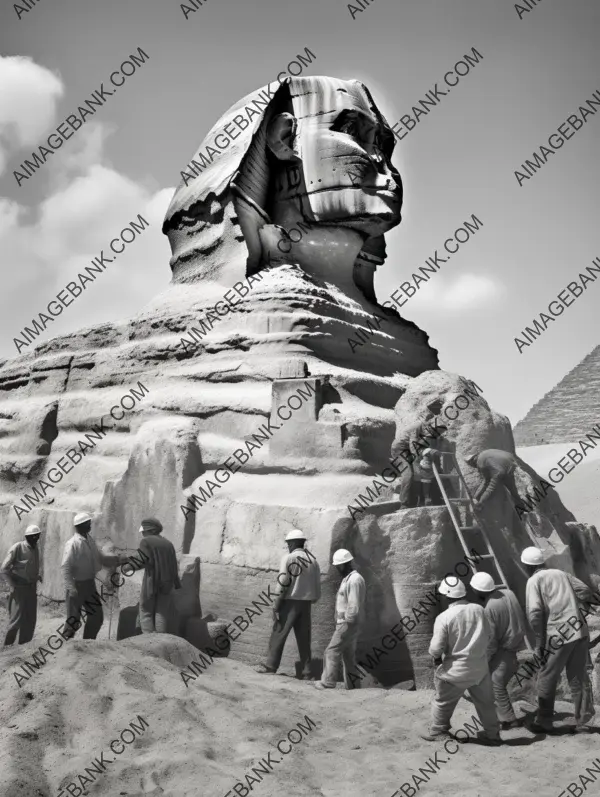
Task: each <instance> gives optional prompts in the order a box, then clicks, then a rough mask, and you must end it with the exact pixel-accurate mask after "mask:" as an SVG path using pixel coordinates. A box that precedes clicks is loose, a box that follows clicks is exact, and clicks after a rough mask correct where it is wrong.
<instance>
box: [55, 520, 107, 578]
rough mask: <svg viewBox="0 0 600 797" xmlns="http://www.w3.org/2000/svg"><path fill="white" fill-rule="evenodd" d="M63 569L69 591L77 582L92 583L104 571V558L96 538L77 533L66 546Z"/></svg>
mask: <svg viewBox="0 0 600 797" xmlns="http://www.w3.org/2000/svg"><path fill="white" fill-rule="evenodd" d="M61 568H62V572H63V576H64V579H65V587H66V588H67V589H74V588H75V581H90V580H91V579H93V578H94V577H95V575H96V573H97V572H98V571H99V570H101V569H102V556H101V554H100V551H99V550H98V548H97V547H96V543H95V541H94V538H93V537H91V536H90V535H89V534H88V535H87V536H85V537H84V536H83V534H79V533H77V532H76V533H75V534H74V535H73V536H72V537H71V538H70V539H69V540H67V542H66V544H65V551H64V554H63V558H62V563H61Z"/></svg>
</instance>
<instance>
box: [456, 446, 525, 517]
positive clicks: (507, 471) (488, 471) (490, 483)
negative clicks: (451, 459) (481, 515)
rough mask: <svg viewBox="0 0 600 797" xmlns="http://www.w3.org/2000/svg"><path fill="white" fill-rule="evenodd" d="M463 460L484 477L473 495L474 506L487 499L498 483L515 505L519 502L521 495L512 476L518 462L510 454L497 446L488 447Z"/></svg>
mask: <svg viewBox="0 0 600 797" xmlns="http://www.w3.org/2000/svg"><path fill="white" fill-rule="evenodd" d="M465 462H466V463H467V464H468V465H471V466H472V467H476V468H477V469H478V471H479V473H480V474H481V475H482V476H483V478H484V482H483V484H482V485H481V486H480V487H479V489H478V490H477V491H476V493H475V495H474V496H473V498H474V500H475V505H476V506H480V505H481V504H484V503H485V502H486V501H488V500H489V499H490V498H491V497H492V495H493V493H494V492H495V491H496V488H497V487H498V486H499V485H500V484H503V485H504V486H505V487H506V489H507V490H508V491H509V493H510V494H511V496H512V499H513V502H514V503H515V505H516V504H520V502H521V497H520V496H519V491H518V490H517V487H516V485H515V477H514V470H515V468H516V466H517V465H518V462H517V460H516V458H515V457H514V456H513V455H512V454H510V453H509V452H508V451H502V450H501V449H499V448H488V449H486V450H485V451H482V452H481V454H479V456H477V454H473V456H471V457H467V458H466V459H465Z"/></svg>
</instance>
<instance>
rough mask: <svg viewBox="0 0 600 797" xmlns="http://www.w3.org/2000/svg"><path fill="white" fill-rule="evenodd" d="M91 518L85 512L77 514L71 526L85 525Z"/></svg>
mask: <svg viewBox="0 0 600 797" xmlns="http://www.w3.org/2000/svg"><path fill="white" fill-rule="evenodd" d="M91 519H92V516H91V515H89V514H88V513H87V512H78V514H76V515H75V517H74V518H73V525H74V526H81V524H82V523H87V522H88V520H91Z"/></svg>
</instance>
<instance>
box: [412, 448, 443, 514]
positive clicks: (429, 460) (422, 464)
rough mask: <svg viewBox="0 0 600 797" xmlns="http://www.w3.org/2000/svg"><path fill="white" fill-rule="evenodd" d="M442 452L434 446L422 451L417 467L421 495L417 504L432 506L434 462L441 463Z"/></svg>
mask: <svg viewBox="0 0 600 797" xmlns="http://www.w3.org/2000/svg"><path fill="white" fill-rule="evenodd" d="M440 458H441V453H440V452H439V451H436V450H435V449H434V448H426V449H425V450H424V451H422V452H421V457H420V459H419V465H418V468H417V481H418V483H419V495H418V498H417V506H431V485H432V482H433V462H434V461H435V463H436V465H438V466H439V464H440Z"/></svg>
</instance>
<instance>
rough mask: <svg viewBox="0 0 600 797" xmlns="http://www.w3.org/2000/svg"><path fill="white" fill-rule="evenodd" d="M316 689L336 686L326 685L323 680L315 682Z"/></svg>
mask: <svg viewBox="0 0 600 797" xmlns="http://www.w3.org/2000/svg"><path fill="white" fill-rule="evenodd" d="M314 687H315V689H335V686H326V685H325V684H324V683H323V681H315V682H314Z"/></svg>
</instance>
